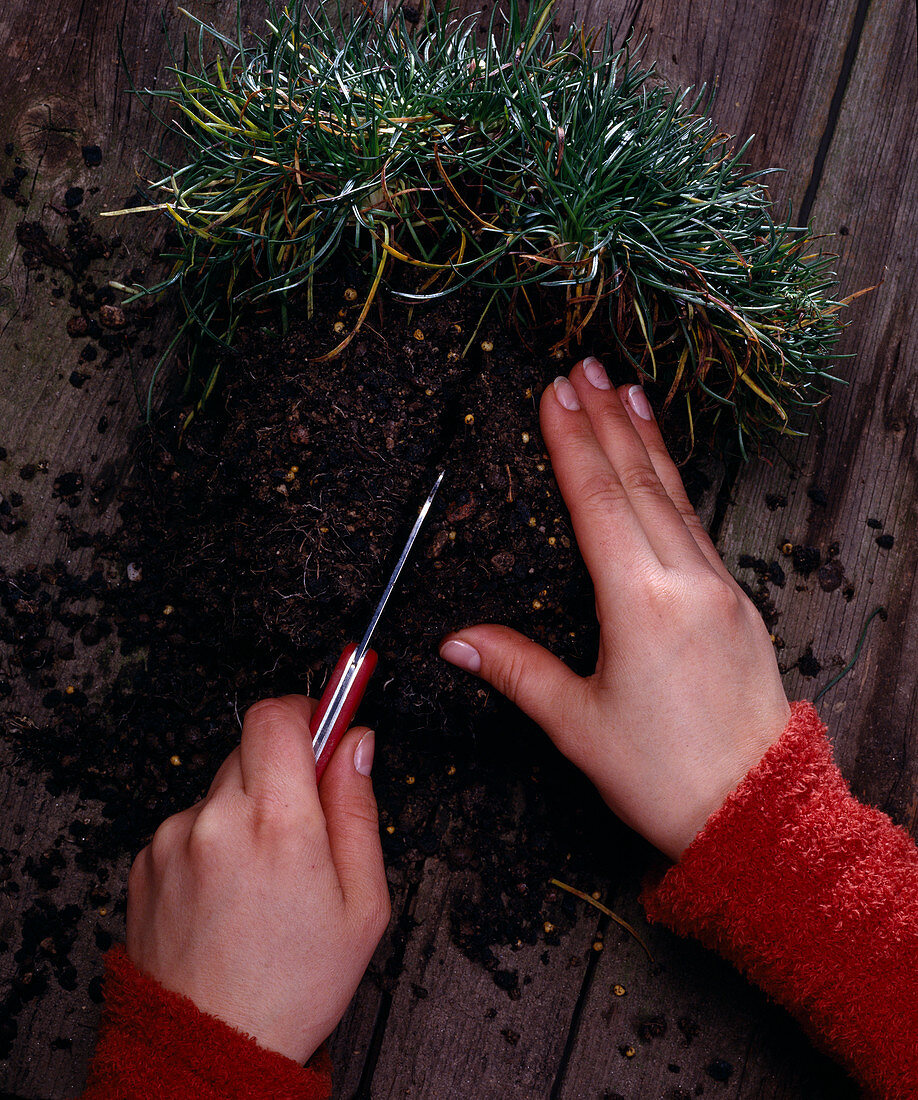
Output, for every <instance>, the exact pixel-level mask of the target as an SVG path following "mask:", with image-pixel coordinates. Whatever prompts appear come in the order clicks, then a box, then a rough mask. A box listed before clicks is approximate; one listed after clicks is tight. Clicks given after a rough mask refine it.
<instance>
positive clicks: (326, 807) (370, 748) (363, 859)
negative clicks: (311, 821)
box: [319, 726, 389, 910]
mask: <svg viewBox="0 0 918 1100" xmlns="http://www.w3.org/2000/svg"><path fill="white" fill-rule="evenodd" d="M374 748H375V735H374V733H373V731H372V730H370V729H367V728H366V726H357V727H355V728H354V729H351V730H349V731H348V732H347V733H346V734H345V735H344V737H343V738H342V739H341V743H340V744H339V745H338V747H337V749H335V753H334V755H333V756H332V758H331V760H330V761H329V763H328V767H327V768H326V769H325V774H324V775H323V776H322V781H321V783H320V784H319V798H320V799H321V801H322V810H323V811H324V813H325V823H326V827H327V829H328V843H329V846H330V848H331V853H332V860H333V861H334V864H335V869H336V870H337V872H338V880H339V882H340V883H341V889H342V891H343V892H344V897H345V901H346V902H347V904H348V905H349V906H350V905H354V906H356V907H357V908H358V909H359V910H364V909H365V908H366V909H368V910H372V909H373V907H374V906H375V905H379V904H383V899H385V902H384V903H385V905H386V906H387V905H388V898H389V892H388V887H387V885H386V869H385V866H384V865H383V857H382V845H381V844H380V840H379V815H378V813H377V810H376V798H375V796H374V794H373V782H372V780H371V779H370V769H371V768H372V766H373V753H374Z"/></svg>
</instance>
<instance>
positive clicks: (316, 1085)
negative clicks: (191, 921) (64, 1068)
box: [82, 948, 331, 1100]
mask: <svg viewBox="0 0 918 1100" xmlns="http://www.w3.org/2000/svg"><path fill="white" fill-rule="evenodd" d="M105 1000H106V1004H105V1011H104V1014H103V1019H102V1025H101V1027H100V1029H99V1038H98V1041H97V1044H96V1052H95V1056H94V1058H93V1061H92V1065H91V1066H90V1070H89V1078H88V1080H87V1084H86V1091H85V1092H84V1093H83V1097H82V1100H113V1098H115V1097H117V1098H118V1100H188V1098H189V1097H195V1098H197V1100H327V1098H328V1097H329V1096H330V1095H331V1075H330V1067H329V1064H328V1059H327V1056H326V1055H325V1054H324V1050H323V1052H322V1053H320V1054H319V1055H317V1056H316V1057H314V1058H313V1059H312V1061H311V1062H310V1063H309V1065H308V1066H307V1067H306V1068H303V1067H302V1066H300V1065H298V1064H297V1063H296V1062H294V1061H292V1060H291V1059H289V1058H285V1057H283V1056H282V1055H280V1054H276V1053H274V1052H273V1051H270V1050H265V1049H264V1047H261V1046H259V1045H258V1044H257V1043H256V1042H255V1041H254V1040H253V1039H251V1038H249V1037H248V1036H247V1035H243V1034H242V1032H240V1031H237V1030H235V1029H234V1028H231V1027H229V1026H228V1025H227V1024H224V1023H223V1022H222V1021H220V1020H217V1019H215V1018H214V1017H213V1016H208V1015H206V1014H205V1013H202V1012H199V1011H198V1010H197V1009H196V1008H195V1006H194V1005H193V1004H192V1003H191V1001H189V1000H188V999H187V998H185V997H180V996H178V995H177V994H175V993H170V992H169V991H168V990H166V989H164V988H163V987H162V986H161V985H160V984H159V983H158V982H155V981H153V979H152V978H149V977H147V976H146V975H145V974H142V973H141V972H140V971H138V970H137V969H135V967H134V966H133V965H132V964H131V962H130V960H129V959H128V957H127V955H126V954H125V952H124V950H123V949H122V948H115V949H114V950H113V951H111V952H110V953H109V955H108V956H107V958H106V985H105Z"/></svg>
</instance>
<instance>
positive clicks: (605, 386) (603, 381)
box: [583, 355, 612, 390]
mask: <svg viewBox="0 0 918 1100" xmlns="http://www.w3.org/2000/svg"><path fill="white" fill-rule="evenodd" d="M583 373H584V374H585V375H586V379H587V382H589V383H590V385H591V386H593V387H594V388H595V389H597V390H611V389H612V383H611V382H610V381H609V376H608V374H606V368H605V367H604V366H603V365H602V363H600V361H599V360H598V359H596V358H595V357H594V356H592V355H590V356H588V357H587V358H586V359H584V361H583Z"/></svg>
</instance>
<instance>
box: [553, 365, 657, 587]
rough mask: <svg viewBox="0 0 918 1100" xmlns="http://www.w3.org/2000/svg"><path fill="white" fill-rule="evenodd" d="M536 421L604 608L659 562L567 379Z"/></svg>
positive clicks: (558, 385)
mask: <svg viewBox="0 0 918 1100" xmlns="http://www.w3.org/2000/svg"><path fill="white" fill-rule="evenodd" d="M539 416H540V422H541V426H542V435H543V437H544V438H545V443H546V445H547V446H548V450H549V453H550V454H551V463H552V468H553V469H554V472H555V477H556V478H557V481H558V486H559V488H560V489H561V495H562V496H563V497H564V501H565V503H566V504H567V508H568V511H569V512H570V514H571V522H572V523H573V525H574V533H575V535H576V536H577V545H578V546H579V547H580V553H581V554H582V555H583V560H584V561H585V562H586V566H587V569H588V570H589V572H590V576H591V577H592V578H593V586H594V588H595V590H596V597H597V600H598V601H599V602H600V603H606V602H607V601H608V600H609V599H610V598H612V597H613V596H614V594H615V591H616V589H620V586H621V582H622V581H624V580H625V579H626V578H627V577H628V576H630V575H631V574H632V573H633V571H634V570H635V569H642V570H644V569H647V568H654V567H656V568H659V566H660V562H659V559H658V558H657V556H656V554H655V553H654V550H653V547H652V546H651V545H650V541H649V540H648V538H647V534H646V532H645V531H644V528H643V526H642V524H641V522H640V520H639V519H638V516H637V514H636V513H635V511H634V508H633V507H632V504H631V502H630V500H629V498H628V494H627V492H626V491H625V488H624V486H623V485H622V482H621V479H620V478H619V476H618V474H617V473H616V472H615V469H614V468H613V466H612V463H611V462H610V461H609V458H608V456H607V455H606V453H605V451H604V450H603V448H602V446H601V444H600V442H599V440H598V439H597V437H596V433H595V432H594V431H593V428H592V425H591V424H590V418H589V416H588V415H587V413H586V412H585V410H584V409H583V408H582V407H581V405H580V401H579V398H578V397H577V393H576V390H575V389H574V387H573V386H572V385H571V383H570V382H569V381H568V379H566V378H563V377H559V378H556V379H555V381H554V383H553V384H552V385H551V386H547V387H546V389H545V392H544V393H543V394H542V403H541V406H540V409H539Z"/></svg>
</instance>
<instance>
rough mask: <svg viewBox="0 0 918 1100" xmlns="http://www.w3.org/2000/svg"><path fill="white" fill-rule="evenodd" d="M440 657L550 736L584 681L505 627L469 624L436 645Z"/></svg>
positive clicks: (560, 724)
mask: <svg viewBox="0 0 918 1100" xmlns="http://www.w3.org/2000/svg"><path fill="white" fill-rule="evenodd" d="M440 656H441V657H442V658H443V659H444V660H445V661H449V662H450V663H451V664H454V665H457V666H458V667H459V668H464V669H465V670H466V672H472V673H474V674H475V675H476V676H480V677H481V678H482V680H485V681H487V683H489V684H491V685H493V686H494V687H496V688H497V690H498V691H499V692H501V694H502V695H506V696H507V698H508V699H509V700H510V701H511V702H513V703H516V705H517V706H518V707H519V708H520V710H522V711H524V712H525V713H526V714H528V715H529V717H530V718H531V719H532V720H533V721H534V722H536V723H537V724H538V725H540V726H541V727H542V729H543V730H545V732H546V733H547V734H548V735H549V736H550V737H551V738H552V739H555V738H556V737H557V735H558V734H559V733H560V732H561V731H562V729H563V728H564V719H563V716H564V714H566V713H569V710H570V707H571V705H572V703H573V701H574V699H575V698H576V696H577V692H578V688H580V687H582V683H583V682H582V680H581V679H580V677H579V676H578V675H577V674H576V673H575V672H571V670H570V669H569V668H568V667H567V665H566V664H564V662H563V661H560V660H558V658H557V657H555V656H554V654H552V653H549V652H548V650H547V649H543V647H542V646H540V645H537V644H536V643H535V642H533V641H530V640H529V638H526V637H524V636H523V635H522V634H519V633H517V631H515V630H511V629H510V627H509V626H470V627H467V628H466V629H465V630H461V631H459V632H458V633H456V634H449V635H448V636H447V637H446V638H444V639H443V641H442V642H441V643H440Z"/></svg>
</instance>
